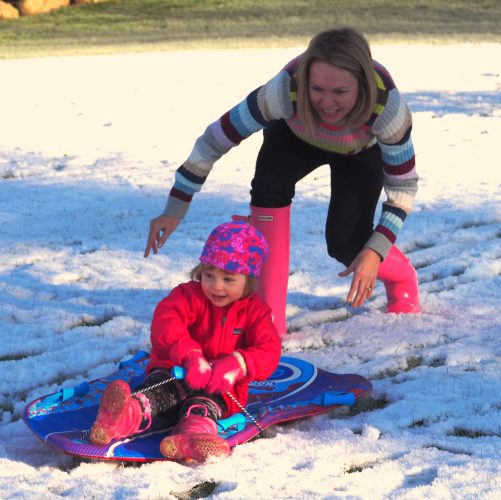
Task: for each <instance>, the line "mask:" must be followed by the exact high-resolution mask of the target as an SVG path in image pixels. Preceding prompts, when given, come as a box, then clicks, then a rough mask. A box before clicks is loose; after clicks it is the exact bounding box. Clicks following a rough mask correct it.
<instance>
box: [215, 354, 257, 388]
mask: <svg viewBox="0 0 501 500" xmlns="http://www.w3.org/2000/svg"><path fill="white" fill-rule="evenodd" d="M246 373H247V367H246V366H245V361H244V358H243V357H242V355H241V354H240V353H238V352H234V353H233V354H232V355H229V356H224V357H223V358H219V359H216V360H215V361H213V363H212V375H211V377H210V381H209V383H208V384H207V387H206V390H207V392H209V393H211V392H217V393H220V394H222V393H224V392H227V391H230V390H231V389H232V388H233V385H234V384H235V382H237V381H238V380H240V379H241V378H242V377H244V376H245V375H246Z"/></svg>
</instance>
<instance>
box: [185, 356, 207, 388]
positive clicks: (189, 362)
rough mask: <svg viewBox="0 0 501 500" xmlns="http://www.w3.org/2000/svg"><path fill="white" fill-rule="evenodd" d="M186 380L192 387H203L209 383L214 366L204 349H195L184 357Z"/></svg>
mask: <svg viewBox="0 0 501 500" xmlns="http://www.w3.org/2000/svg"><path fill="white" fill-rule="evenodd" d="M183 368H184V369H185V370H186V373H185V376H184V381H185V382H186V384H187V385H188V387H190V388H191V389H203V388H205V386H206V385H207V384H208V383H209V380H210V377H211V372H212V368H211V366H210V364H209V362H208V361H207V360H206V359H205V358H204V356H203V354H202V351H193V352H191V353H190V354H188V356H186V357H185V358H184V359H183Z"/></svg>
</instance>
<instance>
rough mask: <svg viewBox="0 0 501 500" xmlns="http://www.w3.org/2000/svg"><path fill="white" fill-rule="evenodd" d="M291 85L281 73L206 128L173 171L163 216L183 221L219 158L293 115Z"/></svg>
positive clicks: (285, 75) (289, 80) (285, 74)
mask: <svg viewBox="0 0 501 500" xmlns="http://www.w3.org/2000/svg"><path fill="white" fill-rule="evenodd" d="M290 85H291V77H290V75H289V74H288V73H287V71H285V70H282V71H280V73H278V74H277V75H276V76H275V77H274V78H272V79H271V80H270V81H269V82H268V83H266V84H265V85H263V86H261V87H258V88H257V89H256V90H254V91H253V92H251V93H250V94H249V95H248V96H247V97H246V98H245V99H244V100H243V101H241V102H240V103H238V104H237V105H236V106H234V107H233V108H232V109H230V110H229V111H228V112H226V113H225V114H224V115H223V116H221V117H220V118H219V119H218V120H216V121H215V122H214V123H211V124H210V125H209V126H208V127H207V129H206V130H205V132H204V133H203V134H202V135H201V136H200V137H199V138H198V139H197V140H196V142H195V146H194V148H193V151H192V152H191V154H190V156H189V158H188V159H187V160H186V162H185V163H183V165H181V167H179V168H178V169H177V171H176V174H175V181H174V186H173V187H172V189H171V191H170V194H169V198H168V200H167V205H166V207H165V210H164V214H166V215H170V216H172V217H175V218H176V219H182V218H183V217H184V216H185V215H186V212H187V211H188V209H189V206H190V203H191V200H192V198H193V195H194V194H195V193H197V192H198V191H200V190H201V189H202V186H203V184H204V182H205V180H206V179H207V176H208V175H209V173H210V171H211V170H212V167H213V165H214V163H215V162H216V161H217V160H219V158H221V157H222V156H223V155H224V154H226V153H227V152H228V151H229V150H230V149H231V148H233V147H235V146H237V145H238V144H240V143H241V142H242V141H243V140H244V139H246V138H247V137H249V136H250V135H252V134H253V133H255V132H257V131H259V130H262V129H264V128H266V127H267V126H268V124H269V123H271V122H272V121H274V120H278V119H281V118H289V117H290V116H291V115H292V112H293V109H292V103H291V99H290Z"/></svg>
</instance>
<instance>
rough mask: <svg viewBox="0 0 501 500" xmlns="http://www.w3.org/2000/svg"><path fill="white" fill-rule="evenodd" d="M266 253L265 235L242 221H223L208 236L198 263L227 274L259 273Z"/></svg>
mask: <svg viewBox="0 0 501 500" xmlns="http://www.w3.org/2000/svg"><path fill="white" fill-rule="evenodd" d="M267 254H268V243H266V240H265V239H264V236H263V235H262V234H261V233H260V232H259V231H258V230H257V229H256V228H255V227H254V226H251V225H250V224H248V223H247V222H244V221H232V222H226V223H224V224H221V225H220V226H217V227H216V228H215V229H214V230H213V231H212V233H211V234H210V235H209V238H208V239H207V242H206V243H205V246H204V248H203V250H202V255H200V262H203V263H204V264H210V265H211V266H214V267H217V268H219V269H222V270H224V271H228V272H230V273H239V274H245V275H247V276H259V274H260V273H261V265H262V263H263V261H264V260H265V259H266V255H267Z"/></svg>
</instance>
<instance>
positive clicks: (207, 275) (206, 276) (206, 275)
mask: <svg viewBox="0 0 501 500" xmlns="http://www.w3.org/2000/svg"><path fill="white" fill-rule="evenodd" d="M204 277H205V278H212V277H213V275H212V273H209V272H205V273H204Z"/></svg>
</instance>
